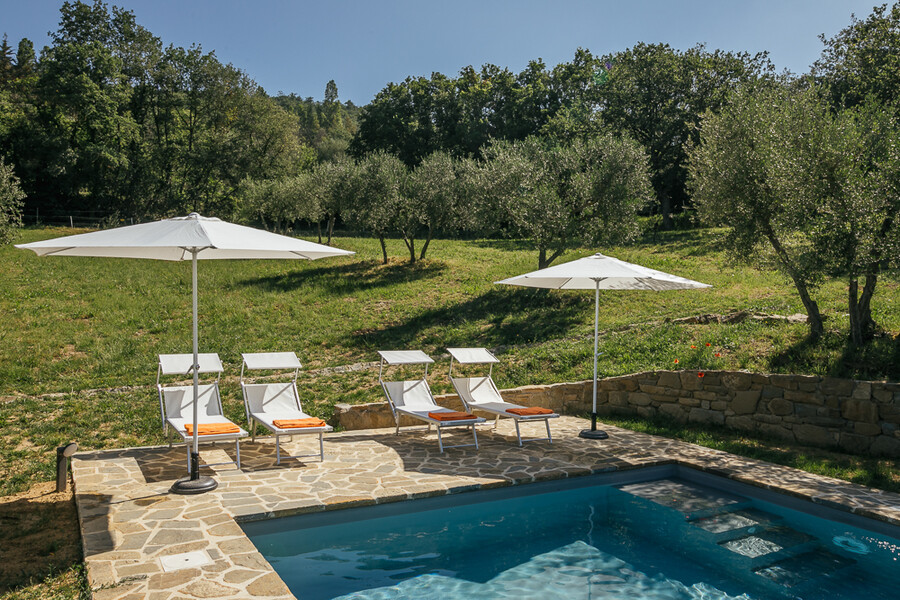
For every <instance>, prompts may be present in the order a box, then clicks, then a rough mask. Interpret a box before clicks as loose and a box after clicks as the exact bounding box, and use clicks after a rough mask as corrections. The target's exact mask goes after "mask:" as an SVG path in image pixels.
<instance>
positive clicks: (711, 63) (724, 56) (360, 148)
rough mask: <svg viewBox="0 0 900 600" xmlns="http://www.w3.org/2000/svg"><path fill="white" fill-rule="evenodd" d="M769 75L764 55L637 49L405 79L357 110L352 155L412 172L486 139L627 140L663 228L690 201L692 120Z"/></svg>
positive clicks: (471, 152)
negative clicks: (378, 157)
mask: <svg viewBox="0 0 900 600" xmlns="http://www.w3.org/2000/svg"><path fill="white" fill-rule="evenodd" d="M771 70H772V67H771V65H770V63H769V61H768V59H767V57H766V55H765V54H758V55H754V56H751V55H749V54H746V53H739V54H734V53H727V52H722V51H718V50H717V51H714V52H710V51H707V50H706V49H705V47H703V46H702V45H701V46H696V47H694V48H691V49H689V50H687V51H684V52H682V51H679V50H675V49H673V48H671V47H670V46H668V45H666V44H643V43H641V44H637V45H635V46H634V47H633V48H630V49H627V50H625V51H622V52H618V53H615V54H611V55H607V56H595V55H593V54H591V52H590V51H588V50H585V49H578V51H577V52H576V53H575V57H574V58H573V60H572V61H571V62H568V63H563V64H560V65H557V66H556V67H554V68H552V69H549V68H548V67H547V66H546V65H545V64H544V63H543V62H542V61H541V60H533V61H531V62H530V63H529V64H528V66H527V67H526V68H525V69H524V70H523V71H522V72H521V73H518V74H514V73H512V72H511V71H510V70H509V69H505V68H500V67H498V66H496V65H491V64H488V65H484V66H483V67H481V69H480V70H476V69H474V68H472V67H466V68H464V69H462V70H461V71H460V72H459V75H458V76H457V77H455V78H452V77H447V76H446V75H443V74H441V73H434V74H432V75H431V77H430V78H426V77H408V78H407V79H406V80H404V81H403V82H401V83H396V84H395V83H391V84H389V85H388V86H386V87H385V88H384V89H383V90H381V91H380V92H379V93H378V94H377V95H376V97H375V99H374V100H373V101H372V102H371V103H370V104H368V105H366V106H365V107H363V109H362V112H361V114H360V117H359V130H358V132H357V134H356V136H355V137H354V138H353V140H352V142H351V143H350V152H351V153H353V154H354V155H355V156H358V157H361V156H364V155H365V154H366V153H368V152H372V151H376V150H380V151H385V152H390V153H392V154H395V155H396V156H398V157H399V158H400V159H401V160H402V161H403V162H404V163H406V164H407V165H408V166H410V167H414V166H416V165H417V164H418V163H419V162H420V161H421V160H422V159H423V158H424V157H425V156H428V155H429V154H431V153H433V152H435V151H438V150H441V151H446V152H449V153H450V154H451V155H453V156H455V157H476V158H480V157H483V156H484V155H485V149H486V148H488V147H489V146H490V144H491V143H492V142H493V141H494V140H506V141H516V140H524V139H525V138H528V137H530V136H542V137H549V138H551V139H555V140H558V141H572V140H573V139H576V138H580V139H588V138H591V137H595V136H598V135H603V134H614V135H628V136H630V137H632V138H634V139H635V140H637V141H638V142H639V143H640V144H641V145H642V146H643V147H644V149H645V151H646V152H647V154H648V155H649V157H650V169H651V181H652V184H653V188H654V192H655V196H656V202H655V203H653V205H652V206H651V207H652V208H653V210H654V211H655V212H657V213H659V214H661V215H662V217H663V220H664V224H665V226H666V227H668V226H669V225H670V217H671V214H672V212H673V210H676V209H680V208H682V207H683V206H684V205H685V204H686V202H687V201H688V199H687V194H686V186H685V181H686V171H685V150H684V149H685V142H687V141H688V140H691V139H694V140H696V136H697V129H696V125H697V124H698V123H699V120H700V115H701V114H702V113H703V112H704V111H706V110H709V109H713V110H714V109H716V108H717V107H719V106H720V105H721V103H722V102H723V100H724V99H725V97H726V96H727V94H728V92H729V91H730V90H732V89H735V88H736V87H737V86H739V85H741V84H742V83H745V82H748V81H753V80H755V79H758V78H760V77H768V76H770V75H771Z"/></svg>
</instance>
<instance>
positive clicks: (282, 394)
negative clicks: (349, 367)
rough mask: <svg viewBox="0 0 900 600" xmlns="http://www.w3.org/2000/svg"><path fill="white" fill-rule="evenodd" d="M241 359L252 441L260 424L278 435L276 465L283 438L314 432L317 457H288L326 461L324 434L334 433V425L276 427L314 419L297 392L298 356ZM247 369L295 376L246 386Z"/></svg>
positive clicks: (282, 354)
mask: <svg viewBox="0 0 900 600" xmlns="http://www.w3.org/2000/svg"><path fill="white" fill-rule="evenodd" d="M241 356H243V357H244V364H243V366H241V391H242V392H243V393H244V409H245V410H246V411H247V422H248V423H249V424H250V432H251V435H252V439H253V440H254V441H256V424H257V423H260V424H261V425H262V426H263V427H265V428H266V429H268V430H269V431H271V432H272V433H273V434H274V435H275V464H276V465H280V464H281V444H280V438H281V436H283V435H287V436H292V435H301V434H312V433H315V434H318V435H319V454H318V455H316V454H301V455H296V456H288V457H287V458H303V457H306V456H318V457H319V460H325V445H324V443H323V441H322V434H323V433H325V432H328V431H331V430H332V427H331V425H323V426H321V427H288V428H285V427H278V426H277V425H275V421H281V420H292V419H311V418H313V417H311V416H310V415H308V414H306V413H305V412H303V407H302V406H301V405H300V394H299V393H298V392H297V373H298V372H299V371H300V367H301V366H302V365H301V364H300V359H298V358H297V355H296V354H294V353H293V352H256V353H248V354H242V355H241ZM245 369H246V370H248V371H261V370H266V371H274V370H282V371H286V370H293V371H294V376H293V378H292V379H291V380H290V381H287V382H284V381H282V382H278V383H247V382H246V381H244V370H245Z"/></svg>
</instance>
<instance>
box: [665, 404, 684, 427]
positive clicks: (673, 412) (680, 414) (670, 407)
mask: <svg viewBox="0 0 900 600" xmlns="http://www.w3.org/2000/svg"><path fill="white" fill-rule="evenodd" d="M659 414H660V415H665V416H666V417H669V418H671V419H672V420H673V421H675V422H676V423H685V422H687V412H685V410H684V409H683V408H681V406H679V405H678V404H663V405H661V406H660V407H659Z"/></svg>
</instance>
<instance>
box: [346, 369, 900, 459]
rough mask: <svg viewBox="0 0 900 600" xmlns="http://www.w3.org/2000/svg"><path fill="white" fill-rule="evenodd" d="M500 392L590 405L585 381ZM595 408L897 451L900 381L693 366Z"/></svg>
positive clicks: (556, 406)
mask: <svg viewBox="0 0 900 600" xmlns="http://www.w3.org/2000/svg"><path fill="white" fill-rule="evenodd" d="M501 393H502V394H503V397H504V398H505V399H506V400H507V401H509V402H514V403H516V404H522V405H524V406H545V407H547V408H551V409H553V410H555V411H556V412H558V413H561V414H568V415H584V414H586V413H589V412H590V410H591V381H582V382H577V383H557V384H553V385H541V386H525V387H520V388H514V389H510V390H503V391H502V392H501ZM437 401H438V403H439V404H442V405H444V406H448V407H451V408H456V409H460V408H462V405H461V403H460V402H459V398H457V396H455V395H446V396H438V397H437ZM597 412H598V413H599V414H601V415H603V414H618V415H638V416H642V417H656V416H661V417H666V418H671V419H673V420H674V421H676V422H678V423H703V424H712V425H724V426H727V427H729V428H731V429H736V430H738V431H746V432H750V433H761V434H764V435H767V436H772V437H776V438H779V439H783V440H785V441H796V442H799V443H802V444H809V445H812V446H820V447H831V448H841V449H843V450H846V451H849V452H852V453H857V454H872V455H877V456H894V457H900V383H888V382H883V381H854V380H849V379H835V378H830V377H817V376H806V375H758V374H752V373H745V372H742V371H706V372H704V373H703V376H702V377H700V373H699V372H698V371H652V372H646V373H636V374H633V375H625V376H622V377H612V378H609V379H603V380H601V381H600V385H599V392H598V394H597ZM482 416H485V417H490V415H482ZM332 422H333V424H334V425H340V426H342V427H344V428H345V429H368V428H374V427H393V426H394V420H393V417H392V415H391V411H390V409H389V408H388V406H387V403H386V402H376V403H371V404H361V405H347V404H338V405H336V406H335V413H334V417H333V419H332ZM402 424H403V425H407V424H409V425H414V424H421V423H420V422H416V421H412V420H410V421H409V422H408V423H407V421H405V420H404V421H403V422H402Z"/></svg>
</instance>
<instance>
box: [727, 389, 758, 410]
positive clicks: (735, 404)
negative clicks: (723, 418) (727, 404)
mask: <svg viewBox="0 0 900 600" xmlns="http://www.w3.org/2000/svg"><path fill="white" fill-rule="evenodd" d="M759 396H760V391H759V390H746V391H741V392H735V393H734V399H733V400H732V401H731V410H733V411H734V413H735V414H737V415H749V414H752V413H754V412H756V406H757V404H759Z"/></svg>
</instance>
